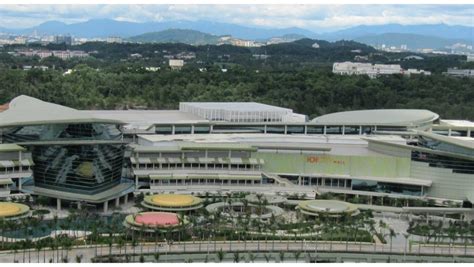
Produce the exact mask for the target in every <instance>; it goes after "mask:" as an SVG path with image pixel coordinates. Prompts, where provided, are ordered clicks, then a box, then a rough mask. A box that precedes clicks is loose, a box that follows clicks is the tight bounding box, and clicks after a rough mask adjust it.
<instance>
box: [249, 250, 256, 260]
mask: <svg viewBox="0 0 474 267" xmlns="http://www.w3.org/2000/svg"><path fill="white" fill-rule="evenodd" d="M256 258H257V255H255V254H253V253H252V252H249V260H250V261H251V262H254V261H255V259H256Z"/></svg>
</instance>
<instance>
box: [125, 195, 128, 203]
mask: <svg viewBox="0 0 474 267" xmlns="http://www.w3.org/2000/svg"><path fill="white" fill-rule="evenodd" d="M127 203H128V194H127V195H125V199H124V204H127Z"/></svg>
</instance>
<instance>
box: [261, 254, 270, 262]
mask: <svg viewBox="0 0 474 267" xmlns="http://www.w3.org/2000/svg"><path fill="white" fill-rule="evenodd" d="M263 257H265V260H266V261H267V262H270V255H267V254H263Z"/></svg>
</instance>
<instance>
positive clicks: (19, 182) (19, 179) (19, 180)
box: [18, 177, 21, 191]
mask: <svg viewBox="0 0 474 267" xmlns="http://www.w3.org/2000/svg"><path fill="white" fill-rule="evenodd" d="M18 189H20V191H21V177H19V178H18Z"/></svg>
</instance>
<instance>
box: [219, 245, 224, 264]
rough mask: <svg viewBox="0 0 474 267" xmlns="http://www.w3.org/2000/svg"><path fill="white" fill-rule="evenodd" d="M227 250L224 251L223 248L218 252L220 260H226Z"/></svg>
mask: <svg viewBox="0 0 474 267" xmlns="http://www.w3.org/2000/svg"><path fill="white" fill-rule="evenodd" d="M224 256H225V252H224V251H222V248H221V249H220V250H219V251H218V252H217V259H218V260H219V262H222V260H224Z"/></svg>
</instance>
